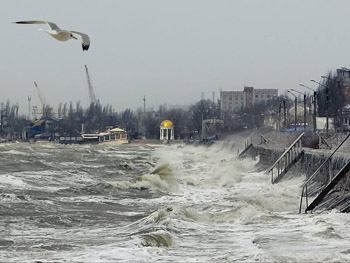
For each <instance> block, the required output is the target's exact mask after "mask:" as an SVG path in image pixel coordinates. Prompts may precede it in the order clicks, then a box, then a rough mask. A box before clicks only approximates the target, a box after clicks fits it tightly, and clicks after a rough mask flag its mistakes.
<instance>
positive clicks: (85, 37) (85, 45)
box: [70, 31, 90, 51]
mask: <svg viewBox="0 0 350 263" xmlns="http://www.w3.org/2000/svg"><path fill="white" fill-rule="evenodd" d="M70 32H72V33H74V34H78V35H80V36H81V41H82V43H81V45H82V47H83V51H85V50H88V49H89V47H90V38H89V36H88V35H87V34H84V33H80V32H77V31H70Z"/></svg>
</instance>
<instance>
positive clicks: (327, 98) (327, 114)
mask: <svg viewBox="0 0 350 263" xmlns="http://www.w3.org/2000/svg"><path fill="white" fill-rule="evenodd" d="M310 81H312V82H315V83H317V84H318V85H320V86H323V87H325V88H326V134H328V118H329V109H328V108H329V106H328V100H329V97H328V87H327V86H326V85H323V84H321V83H319V82H317V81H316V80H313V79H311V80H310Z"/></svg>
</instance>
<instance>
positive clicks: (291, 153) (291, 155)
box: [266, 132, 304, 184]
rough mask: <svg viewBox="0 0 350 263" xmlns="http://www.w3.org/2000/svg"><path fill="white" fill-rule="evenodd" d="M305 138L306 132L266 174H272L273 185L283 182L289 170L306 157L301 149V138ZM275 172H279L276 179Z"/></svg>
mask: <svg viewBox="0 0 350 263" xmlns="http://www.w3.org/2000/svg"><path fill="white" fill-rule="evenodd" d="M303 136H304V132H302V133H301V134H300V135H299V136H298V138H297V139H296V140H295V141H294V142H293V143H292V144H291V145H290V146H289V147H288V148H287V149H286V150H285V151H284V152H283V154H282V155H281V156H280V157H279V158H278V159H277V161H276V162H275V163H274V164H273V165H272V166H271V167H270V168H269V169H268V170H267V171H266V174H268V173H271V183H273V184H274V183H277V182H278V181H279V180H281V178H282V177H283V176H284V175H285V174H286V173H287V172H288V170H289V169H290V168H291V167H292V166H293V165H294V164H296V163H297V161H298V160H299V159H300V158H301V157H302V156H303V155H304V151H303V150H302V148H301V138H302V137H303ZM274 171H276V172H277V176H276V177H274Z"/></svg>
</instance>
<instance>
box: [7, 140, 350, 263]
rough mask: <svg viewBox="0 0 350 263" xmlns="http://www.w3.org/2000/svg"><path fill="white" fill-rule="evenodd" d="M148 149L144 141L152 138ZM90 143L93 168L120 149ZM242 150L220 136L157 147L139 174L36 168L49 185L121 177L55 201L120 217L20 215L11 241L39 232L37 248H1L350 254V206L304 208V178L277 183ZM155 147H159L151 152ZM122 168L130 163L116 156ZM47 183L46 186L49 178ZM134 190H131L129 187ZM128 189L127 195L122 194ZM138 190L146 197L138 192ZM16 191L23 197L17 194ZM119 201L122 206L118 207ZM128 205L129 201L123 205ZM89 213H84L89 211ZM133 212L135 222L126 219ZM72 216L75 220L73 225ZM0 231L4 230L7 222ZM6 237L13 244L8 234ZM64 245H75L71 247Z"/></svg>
mask: <svg viewBox="0 0 350 263" xmlns="http://www.w3.org/2000/svg"><path fill="white" fill-rule="evenodd" d="M99 147H100V146H99ZM134 148H135V149H134V151H135V154H138V153H137V152H138V147H134ZM141 148H143V149H145V146H142V147H140V149H141ZM72 149H74V147H72ZM79 149H82V148H79ZM86 149H90V151H91V152H92V153H91V154H95V155H96V154H97V157H96V156H95V155H94V156H95V157H96V158H92V156H88V157H89V158H91V160H92V162H93V163H92V164H91V166H92V167H93V169H95V165H96V163H95V162H94V160H99V157H100V155H101V154H102V155H105V154H113V151H115V149H102V150H101V152H98V153H96V150H94V149H93V148H89V147H86ZM148 150H149V148H148V147H147V151H148ZM130 151H132V150H130ZM84 152H86V150H85V151H84ZM236 153H237V150H236V149H235V148H233V147H232V144H229V145H228V144H217V145H215V144H214V145H212V146H210V147H208V148H207V147H202V146H199V147H193V146H185V147H177V146H175V145H169V146H157V147H156V150H155V152H154V155H152V156H149V158H145V159H142V161H150V162H152V163H153V161H154V158H157V159H158V162H157V165H156V166H155V167H149V166H148V167H147V168H146V170H144V171H143V170H137V169H139V168H138V167H137V169H131V170H126V169H125V170H123V171H124V172H125V173H127V172H128V171H130V174H131V175H132V179H131V180H130V175H128V176H129V177H127V176H126V175H125V176H124V177H122V178H117V177H116V178H113V177H108V179H103V178H100V177H99V176H98V175H95V174H87V173H85V172H84V171H77V170H75V168H76V167H75V166H72V167H70V168H69V169H68V171H69V172H67V170H64V172H62V171H56V172H55V173H53V174H52V176H45V172H44V171H42V172H36V173H35V176H36V177H37V178H39V179H40V178H46V179H47V180H48V181H45V183H46V184H49V183H51V184H55V183H58V182H59V183H60V184H61V185H62V186H64V187H67V189H71V188H72V187H73V188H74V189H75V188H77V189H80V188H83V189H85V188H86V189H90V187H92V188H93V187H96V186H97V187H98V186H101V187H104V186H106V188H107V189H109V187H110V186H112V189H113V191H114V190H115V192H113V194H114V196H109V194H108V193H107V194H105V195H104V193H103V192H102V194H100V193H98V194H96V193H94V194H93V195H88V194H85V193H84V194H83V195H80V196H76V195H75V194H73V195H68V194H67V196H63V197H57V198H55V201H56V200H60V201H64V202H67V203H74V202H77V203H87V202H90V203H92V204H98V205H99V204H101V205H102V204H104V203H108V204H109V206H108V211H107V213H106V214H108V216H109V217H112V218H113V219H114V217H115V220H113V221H112V222H110V221H107V220H106V221H105V222H104V224H102V223H101V222H99V221H98V220H96V221H91V220H92V219H89V221H88V222H89V224H87V225H79V226H74V224H73V223H74V219H75V218H74V217H69V216H65V215H64V214H63V215H60V216H53V217H52V218H51V217H50V218H49V219H51V220H52V221H53V222H55V220H58V223H59V227H61V228H60V229H59V230H56V229H55V227H54V225H53V224H52V222H48V223H46V225H45V227H42V225H41V224H39V226H38V225H37V224H38V223H37V221H36V220H39V219H35V220H34V219H33V220H29V222H28V218H24V219H23V218H22V219H17V220H18V221H19V222H18V223H17V224H15V223H11V225H10V226H7V227H6V229H9V227H10V229H11V231H12V232H11V234H9V235H8V239H9V240H8V242H9V243H11V242H10V241H12V239H13V242H14V243H16V242H17V243H19V244H22V243H21V242H23V243H24V244H27V243H25V242H24V240H30V242H33V243H34V244H33V246H32V248H31V250H30V251H28V250H24V249H21V250H19V251H16V254H10V253H11V251H10V249H9V250H8V251H6V253H7V254H6V253H5V254H2V255H0V261H8V262H26V261H30V262H33V261H35V260H37V261H43V262H45V260H46V261H48V262H51V261H69V262H101V263H102V262H325V261H327V262H346V261H349V260H350V250H349V247H350V232H349V231H348V225H349V223H350V215H349V214H341V213H339V212H338V211H329V212H326V213H323V214H298V210H299V201H300V194H301V189H300V185H301V184H302V182H303V180H304V179H305V178H303V177H302V176H296V177H289V178H286V179H285V180H281V181H280V182H279V183H278V184H274V185H272V184H271V182H270V181H271V180H270V177H269V176H268V175H266V174H264V173H263V172H257V171H256V167H255V165H256V164H257V162H258V160H250V159H244V160H239V159H237V158H236V157H237V154H236ZM15 154H16V153H15ZM123 154H124V153H123ZM125 154H126V155H127V156H126V158H125V159H123V158H122V156H119V157H118V158H121V159H123V160H129V159H128V158H129V154H130V152H129V150H126V151H125ZM147 154H152V153H151V151H149V152H148V153H147ZM121 155H122V154H121ZM43 158H45V157H43ZM49 158H51V157H49ZM68 167H69V166H68ZM62 169H66V168H62ZM109 169H110V168H109ZM115 169H122V168H121V167H119V168H118V165H116V166H115ZM135 170H136V171H135ZM116 174H118V175H120V173H117V172H116ZM46 175H48V174H46ZM122 175H123V173H122ZM1 176H2V178H0V179H4V178H5V177H4V175H1ZM24 177H25V178H26V180H31V179H33V178H34V176H33V177H31V176H30V173H24ZM4 182H5V183H4V184H3V188H2V189H4V187H7V186H8V187H13V188H16V187H17V188H24V187H26V181H23V180H22V176H18V178H17V176H15V175H14V174H11V176H10V177H8V178H7V181H6V180H5V181H4ZM104 184H106V185H104ZM41 187H43V188H44V184H42V185H41ZM84 187H85V188H84ZM128 189H130V196H129V195H128V194H127V193H128ZM139 189H140V190H139ZM141 189H142V190H141ZM119 190H120V191H121V196H119V195H118V193H119V192H118V191H119ZM138 190H139V191H140V196H137V193H138V192H137V191H138ZM153 191H154V192H157V193H158V194H156V195H154V196H153V195H148V196H147V198H143V197H142V194H143V193H145V192H146V193H148V192H151V193H152V192H153ZM159 192H160V193H161V194H159ZM11 197H13V198H14V199H16V196H15V195H13V196H11ZM38 205H39V204H38ZM113 205H115V211H114V210H113V209H111V208H113ZM120 207H126V209H125V210H120V211H119V210H118V208H120ZM141 208H142V209H141ZM52 210H54V208H53V209H52ZM83 216H89V215H83ZM83 216H81V217H79V218H80V219H82V220H83V218H84V217H83ZM120 216H123V220H124V221H123V222H119V221H118V218H120ZM97 218H99V217H97ZM128 218H130V220H132V221H130V222H127V221H125V220H127V219H128ZM20 220H22V221H20ZM39 222H40V220H39ZM65 223H67V225H68V226H69V227H67V228H64V227H63V226H64V224H65ZM62 225H63V226H62ZM0 230H2V231H5V228H2V229H0ZM48 237H50V238H48ZM43 240H45V241H43ZM0 241H1V240H0ZM3 242H4V243H5V244H7V243H6V242H7V241H6V240H5V241H3ZM27 242H28V241H27ZM40 242H41V243H40ZM42 242H47V244H45V243H42ZM65 246H67V249H62V247H63V248H65ZM70 246H71V248H69V247H70ZM47 247H48V248H50V249H52V250H51V251H50V250H48V249H47ZM56 248H57V249H56ZM54 249H56V250H55V251H54V253H53V250H54ZM40 253H44V254H40ZM6 255H7V256H6ZM11 256H12V257H11ZM5 259H6V260H5Z"/></svg>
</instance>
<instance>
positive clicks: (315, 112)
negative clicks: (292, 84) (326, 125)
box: [299, 83, 317, 131]
mask: <svg viewBox="0 0 350 263" xmlns="http://www.w3.org/2000/svg"><path fill="white" fill-rule="evenodd" d="M299 86H302V87H305V88H307V89H309V90H312V91H313V92H314V96H313V103H314V116H313V122H314V123H313V124H314V131H316V114H317V108H316V100H317V92H316V90H314V89H312V88H310V87H308V86H306V85H304V84H302V83H300V84H299Z"/></svg>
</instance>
